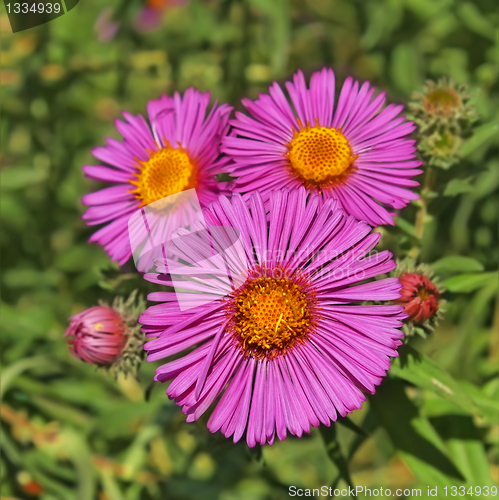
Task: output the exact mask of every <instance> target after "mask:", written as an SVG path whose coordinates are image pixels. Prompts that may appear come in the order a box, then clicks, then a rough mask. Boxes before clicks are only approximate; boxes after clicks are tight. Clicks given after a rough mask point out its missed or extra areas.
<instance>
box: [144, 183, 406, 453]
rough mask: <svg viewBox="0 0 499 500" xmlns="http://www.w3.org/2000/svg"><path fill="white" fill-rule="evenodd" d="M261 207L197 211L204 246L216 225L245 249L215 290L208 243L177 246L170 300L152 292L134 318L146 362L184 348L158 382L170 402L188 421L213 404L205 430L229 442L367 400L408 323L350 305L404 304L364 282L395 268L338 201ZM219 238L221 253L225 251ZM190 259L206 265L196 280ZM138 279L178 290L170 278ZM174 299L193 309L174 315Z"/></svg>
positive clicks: (251, 440)
mask: <svg viewBox="0 0 499 500" xmlns="http://www.w3.org/2000/svg"><path fill="white" fill-rule="evenodd" d="M268 207H269V208H268V210H266V209H265V208H264V203H263V201H262V198H261V196H260V194H259V193H258V192H255V193H254V194H252V195H251V197H250V198H249V200H248V201H244V200H243V198H242V197H241V196H240V195H237V194H236V195H234V196H233V198H232V200H229V199H227V198H226V197H224V196H221V197H220V199H219V201H216V202H214V203H213V204H211V205H210V207H209V209H207V210H205V219H206V227H207V229H206V231H208V232H209V231H211V237H210V238H209V240H210V242H214V241H216V240H219V241H221V240H222V236H221V235H220V233H217V232H216V231H215V229H220V230H221V232H222V233H223V232H224V230H227V229H229V228H231V229H233V230H234V231H235V232H236V233H237V234H238V235H239V236H240V240H241V242H242V248H243V252H244V253H243V255H239V254H237V252H236V253H231V252H228V253H227V254H226V255H224V256H223V259H222V258H220V260H223V261H224V262H225V263H226V264H225V265H226V266H227V268H230V273H228V275H229V274H230V275H231V276H232V278H231V279H230V280H228V281H227V280H226V279H224V278H223V276H222V274H223V273H220V274H219V275H218V276H217V279H218V280H219V281H220V283H221V285H220V287H218V288H217V286H216V285H215V284H214V280H208V279H206V281H203V279H205V278H206V275H207V274H209V270H208V267H207V266H206V262H208V260H209V258H208V257H207V255H204V253H205V251H206V253H207V254H209V249H210V246H212V245H210V244H208V245H205V241H204V240H205V239H206V238H205V239H203V238H201V237H200V238H199V243H198V244H197V245H195V246H194V245H185V244H184V243H185V242H186V241H188V239H187V240H185V239H184V240H183V239H179V240H176V239H173V240H172V241H173V243H174V245H177V250H178V251H179V252H180V253H179V257H182V260H183V261H184V262H191V264H192V270H193V272H192V273H191V274H190V275H189V276H186V279H185V282H184V284H183V286H181V287H179V288H178V289H177V293H176V294H175V293H174V292H156V293H152V294H150V295H149V300H152V301H157V302H160V304H158V305H154V306H152V307H149V309H147V310H146V311H145V312H144V314H143V315H142V316H141V318H140V319H139V321H140V322H141V323H142V324H143V325H144V326H143V330H144V331H145V332H146V333H147V335H148V336H153V337H157V338H156V339H154V340H151V341H150V342H148V343H147V344H146V347H145V348H146V350H147V351H148V353H149V356H148V360H149V361H154V360H158V359H163V358H166V357H168V356H172V355H176V354H178V353H181V352H183V351H186V350H187V353H186V354H185V355H184V356H182V357H180V358H178V359H176V360H174V361H170V362H168V363H166V364H164V365H163V366H161V367H159V368H158V369H157V371H156V377H155V379H156V380H158V381H161V382H166V381H169V380H173V382H172V383H171V384H170V386H169V387H168V390H167V394H168V396H169V397H170V398H172V399H174V401H175V402H176V403H177V404H178V405H179V406H182V407H183V412H184V413H185V414H186V415H187V421H188V422H192V421H194V420H196V419H198V418H199V417H200V416H201V415H202V414H203V413H204V412H206V411H207V410H208V408H209V407H210V406H211V405H212V404H213V403H215V401H216V400H217V398H218V397H219V396H221V398H220V400H219V401H218V403H217V404H216V407H215V408H214V410H213V412H212V414H211V416H210V419H209V421H208V428H209V429H210V431H212V432H216V431H218V430H221V432H222V433H223V434H224V435H225V436H226V437H229V436H233V439H234V442H236V441H238V440H239V439H240V438H241V437H242V435H243V434H244V432H245V431H246V440H247V442H248V444H249V446H254V445H255V444H256V443H260V444H265V443H266V442H268V443H270V444H272V443H273V441H274V438H275V436H276V435H277V437H278V438H279V439H281V440H282V439H285V437H286V434H287V431H289V432H290V433H291V434H294V435H297V436H301V435H302V433H303V432H309V431H310V426H318V425H319V423H321V422H322V423H323V424H325V425H330V422H331V421H335V420H336V419H337V415H338V414H340V415H342V416H344V415H346V414H347V413H349V412H351V411H353V410H354V409H356V408H359V407H360V406H361V404H362V401H363V400H364V399H365V396H364V394H363V392H364V391H365V392H369V393H373V392H374V391H375V386H376V385H378V384H379V383H380V382H381V380H382V378H383V377H384V376H385V374H386V371H387V370H388V369H389V368H390V357H391V356H397V351H396V349H397V347H398V346H399V345H400V344H401V341H400V338H401V337H402V335H403V334H402V333H401V331H400V330H399V329H398V328H399V327H400V326H402V322H401V321H400V320H401V319H402V318H404V317H405V316H406V314H405V313H404V312H403V308H402V306H397V305H360V304H358V303H359V302H363V301H366V300H375V301H384V300H394V299H396V298H398V297H400V293H399V290H400V288H401V287H400V284H399V282H398V279H397V278H385V279H380V280H378V281H371V282H364V283H360V282H361V281H365V280H367V279H369V278H372V277H374V276H378V275H380V274H383V273H386V272H389V271H390V270H392V269H394V267H395V263H394V261H393V260H392V255H391V253H390V252H388V251H383V252H380V253H377V254H374V255H370V254H369V252H370V251H371V250H372V249H373V247H374V246H375V245H376V243H377V241H378V239H379V236H380V235H379V233H373V234H369V233H370V231H371V228H370V227H369V226H368V225H367V224H366V223H365V222H362V221H357V220H356V219H355V218H354V217H353V216H346V215H345V214H344V212H343V211H342V210H340V209H338V208H337V202H336V201H334V200H332V199H329V200H326V201H325V202H324V203H320V200H319V197H318V196H317V195H312V196H309V195H308V194H307V193H306V191H305V189H304V188H300V189H298V190H292V191H291V192H288V191H287V190H282V191H274V192H272V193H271V194H270V203H269V205H268ZM184 234H185V231H184ZM199 234H201V232H199V233H198V235H199ZM226 235H229V238H228V239H227V242H226V243H227V244H225V243H224V242H222V243H223V244H222V245H221V247H220V248H222V247H229V246H230V244H231V242H229V240H230V234H229V231H226ZM193 237H194V236H193ZM232 243H233V242H232ZM233 247H235V245H233ZM182 252H183V255H182ZM192 253H196V256H195V257H194V258H193V257H192ZM215 257H220V255H215V256H214V258H215ZM196 262H202V265H201V266H200V267H199V272H198V273H197V276H196V273H195V267H196ZM238 276H239V277H243V279H241V280H238V279H237V277H238ZM145 277H146V279H148V280H149V281H152V282H154V283H159V284H163V285H175V283H174V281H172V278H171V277H170V275H166V274H147V275H145ZM227 283H228V284H229V285H228V286H227ZM231 283H232V285H231ZM181 290H182V291H181ZM182 295H185V298H183V297H182ZM206 297H210V298H211V301H209V302H206V301H205V300H206ZM182 303H183V304H184V305H185V304H186V303H188V304H189V306H190V307H189V308H188V309H187V310H185V309H184V310H182V311H181V307H179V304H182ZM355 303H357V304H355ZM196 304H199V305H197V307H195V306H196Z"/></svg>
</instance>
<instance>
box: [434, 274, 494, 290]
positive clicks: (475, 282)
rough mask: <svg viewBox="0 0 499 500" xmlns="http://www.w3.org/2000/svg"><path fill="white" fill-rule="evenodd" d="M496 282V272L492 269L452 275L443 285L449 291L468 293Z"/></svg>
mask: <svg viewBox="0 0 499 500" xmlns="http://www.w3.org/2000/svg"><path fill="white" fill-rule="evenodd" d="M497 282H498V275H497V272H495V271H492V272H488V273H476V274H461V275H460V276H453V277H452V278H449V279H448V280H446V281H444V286H445V288H447V290H449V291H450V292H461V293H469V292H473V291H475V290H478V289H479V288H484V287H486V286H488V285H491V284H493V283H497Z"/></svg>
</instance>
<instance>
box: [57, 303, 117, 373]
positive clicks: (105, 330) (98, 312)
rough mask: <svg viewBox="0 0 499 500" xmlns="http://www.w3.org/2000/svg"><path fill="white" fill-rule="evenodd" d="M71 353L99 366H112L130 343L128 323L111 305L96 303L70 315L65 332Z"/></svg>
mask: <svg viewBox="0 0 499 500" xmlns="http://www.w3.org/2000/svg"><path fill="white" fill-rule="evenodd" d="M64 336H65V337H69V340H68V344H69V345H70V346H71V352H72V353H73V354H74V355H75V356H76V357H77V358H79V359H81V360H82V361H85V362H87V363H92V364H94V365H99V366H109V365H111V364H112V363H113V362H114V361H116V359H117V358H118V357H119V355H120V354H121V351H122V350H123V348H124V347H125V344H126V341H127V339H126V326H125V323H124V322H123V320H122V318H121V316H120V315H119V314H118V313H117V312H116V311H115V310H113V309H111V308H110V307H105V306H96V307H91V308H90V309H86V310H85V311H82V312H81V313H78V314H75V315H74V316H72V317H71V318H70V325H69V328H68V329H67V330H66V333H65V334H64Z"/></svg>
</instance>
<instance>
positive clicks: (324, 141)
mask: <svg viewBox="0 0 499 500" xmlns="http://www.w3.org/2000/svg"><path fill="white" fill-rule="evenodd" d="M288 149H289V151H288V154H287V156H288V159H289V162H290V166H291V170H292V171H293V173H294V174H295V175H296V176H297V177H298V178H300V179H301V180H302V181H303V182H304V183H305V184H306V185H309V186H321V185H325V184H333V185H334V184H335V183H337V182H338V181H340V182H341V181H342V180H343V179H342V177H343V176H344V175H345V174H346V173H347V172H346V171H347V169H348V168H349V167H350V166H351V165H352V163H353V162H354V160H355V159H356V158H357V156H354V155H353V152H352V148H351V147H350V144H349V142H348V140H347V139H346V137H345V136H344V135H343V132H342V131H341V127H339V128H338V129H335V128H327V127H321V126H319V123H318V122H317V125H316V126H314V127H311V126H310V125H309V124H308V123H307V126H306V127H302V126H301V123H300V131H299V132H296V131H294V137H293V139H292V140H291V142H290V143H289V145H288Z"/></svg>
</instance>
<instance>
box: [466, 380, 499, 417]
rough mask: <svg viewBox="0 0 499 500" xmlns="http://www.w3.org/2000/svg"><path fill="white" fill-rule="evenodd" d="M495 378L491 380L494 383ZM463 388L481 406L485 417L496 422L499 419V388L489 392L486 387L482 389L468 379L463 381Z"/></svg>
mask: <svg viewBox="0 0 499 500" xmlns="http://www.w3.org/2000/svg"><path fill="white" fill-rule="evenodd" d="M494 382H496V381H495V380H493V381H491V382H489V384H491V383H492V384H493V383H494ZM461 386H462V388H463V389H464V390H465V391H466V392H467V393H468V394H469V396H470V397H471V398H473V401H475V403H476V404H477V405H478V406H479V407H480V408H481V410H482V412H483V414H484V415H485V418H486V419H487V420H488V421H489V422H490V423H491V424H495V423H497V421H498V420H499V390H497V389H496V390H495V391H493V392H492V394H488V393H487V391H486V389H487V388H486V389H485V390H484V389H481V388H480V387H477V386H475V385H473V384H472V383H471V382H468V381H466V380H464V381H462V382H461Z"/></svg>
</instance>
